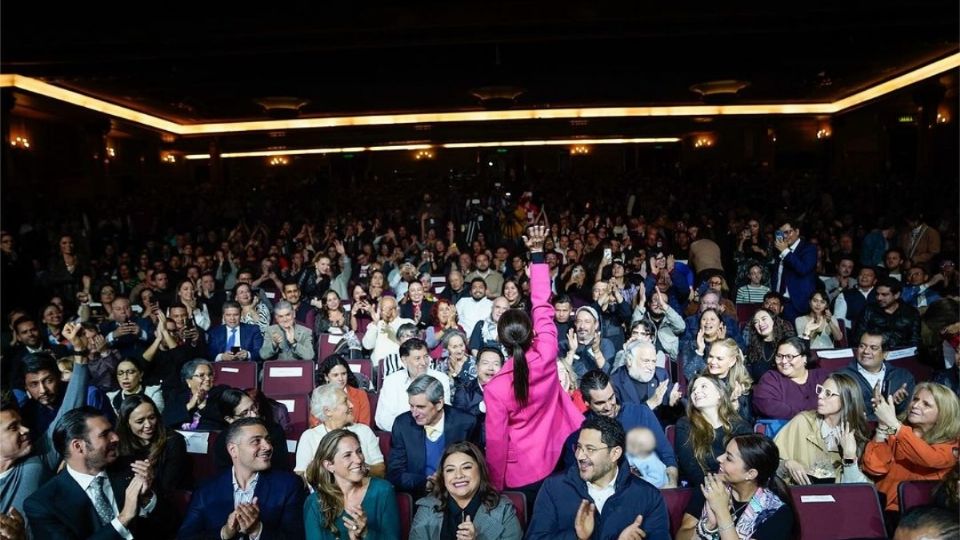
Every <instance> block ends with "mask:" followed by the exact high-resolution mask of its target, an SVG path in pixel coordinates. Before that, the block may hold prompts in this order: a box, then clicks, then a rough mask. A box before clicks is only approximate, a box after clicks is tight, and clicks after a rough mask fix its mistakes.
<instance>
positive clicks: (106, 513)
mask: <svg viewBox="0 0 960 540" xmlns="http://www.w3.org/2000/svg"><path fill="white" fill-rule="evenodd" d="M105 480H106V477H104V476H95V477H94V478H93V483H91V484H90V487H91V488H92V489H93V508H94V509H95V510H96V511H97V515H98V516H100V520H101V521H103V523H104V524H107V523H110V522H111V521H113V518H114V515H113V506H112V505H111V504H110V501H108V500H107V495H106V493H104V491H103V488H104V487H105Z"/></svg>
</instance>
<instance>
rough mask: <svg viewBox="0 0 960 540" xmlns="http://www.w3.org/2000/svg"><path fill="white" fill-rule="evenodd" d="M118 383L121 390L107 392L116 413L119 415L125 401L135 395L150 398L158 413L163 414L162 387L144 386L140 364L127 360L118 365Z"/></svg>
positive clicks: (131, 359)
mask: <svg viewBox="0 0 960 540" xmlns="http://www.w3.org/2000/svg"><path fill="white" fill-rule="evenodd" d="M117 382H118V383H119V384H120V389H119V390H114V391H113V392H107V399H109V400H110V405H112V406H113V410H114V412H116V413H117V414H118V415H119V414H120V404H121V403H123V400H124V399H126V398H127V397H129V396H134V395H141V396H147V397H149V398H150V400H151V401H152V402H153V403H154V406H155V407H156V409H157V412H158V413H162V412H163V392H162V390H161V388H160V386H147V385H145V384H143V368H142V367H141V365H140V362H138V361H136V360H134V359H133V358H127V359H125V360H122V361H121V362H120V363H119V364H117Z"/></svg>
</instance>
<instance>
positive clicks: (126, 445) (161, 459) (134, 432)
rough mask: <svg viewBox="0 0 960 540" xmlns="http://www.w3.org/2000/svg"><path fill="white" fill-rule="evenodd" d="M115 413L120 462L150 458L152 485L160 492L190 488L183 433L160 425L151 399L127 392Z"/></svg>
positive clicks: (158, 412)
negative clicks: (152, 476) (152, 474)
mask: <svg viewBox="0 0 960 540" xmlns="http://www.w3.org/2000/svg"><path fill="white" fill-rule="evenodd" d="M117 415H118V418H117V436H118V437H119V438H120V461H121V463H123V464H129V463H131V462H133V461H138V460H150V462H151V463H152V464H153V467H154V469H153V471H154V477H155V478H156V481H155V484H154V485H155V486H156V487H157V490H158V491H159V493H160V494H161V495H167V494H169V493H170V492H172V491H174V490H177V489H192V488H193V486H192V484H191V482H190V477H189V472H190V467H189V466H188V464H187V443H186V441H185V440H184V438H183V435H181V434H179V433H177V432H176V431H175V430H173V429H167V428H165V427H164V426H163V422H161V420H160V411H158V410H157V405H156V404H155V403H154V402H153V400H152V399H150V398H149V397H147V396H146V395H145V394H131V395H129V396H127V397H126V398H124V400H123V401H122V402H121V403H120V407H119V409H118V411H117Z"/></svg>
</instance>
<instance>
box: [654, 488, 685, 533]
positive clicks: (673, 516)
mask: <svg viewBox="0 0 960 540" xmlns="http://www.w3.org/2000/svg"><path fill="white" fill-rule="evenodd" d="M660 493H662V494H663V500H664V502H666V503H667V514H668V515H669V516H670V538H675V537H676V536H677V531H679V530H680V524H681V523H682V522H683V512H684V510H686V509H687V504H689V503H690V498H691V497H692V496H693V489H692V488H669V489H661V490H660Z"/></svg>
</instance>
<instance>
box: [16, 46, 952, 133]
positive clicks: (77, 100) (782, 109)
mask: <svg viewBox="0 0 960 540" xmlns="http://www.w3.org/2000/svg"><path fill="white" fill-rule="evenodd" d="M958 67H960V53H955V54H953V55H951V56H948V57H946V58H943V59H941V60H938V61H936V62H933V63H930V64H927V65H925V66H922V67H920V68H917V69H914V70H912V71H910V72H908V73H905V74H903V75H900V76H898V77H895V78H893V79H890V80H889V81H886V82H883V83H880V84H877V85H874V86H872V87H870V88H867V89H866V90H863V91H860V92H857V93H855V94H853V95H851V96H848V97H846V98H843V99H840V100H838V101H834V102H832V103H770V104H753V105H676V106H651V107H579V108H561V109H518V110H506V111H462V112H440V113H413V114H379V115H366V116H337V117H326V118H298V119H292V120H262V121H249V122H220V123H205V124H178V123H176V122H171V121H169V120H164V119H162V118H159V117H156V116H152V115H150V114H146V113H142V112H138V111H135V110H133V109H129V108H127V107H123V106H120V105H114V104H112V103H108V102H106V101H103V100H100V99H97V98H93V97H90V96H86V95H84V94H81V93H79V92H75V91H72V90H67V89H65V88H60V87H58V86H54V85H52V84H48V83H45V82H43V81H40V80H38V79H33V78H30V77H24V76H21V75H12V74H6V75H3V74H0V87H10V86H13V87H16V88H20V89H21V90H26V91H29V92H34V93H37V94H40V95H44V96H47V97H50V98H53V99H58V100H60V101H64V102H66V103H71V104H73V105H76V106H79V107H84V108H87V109H90V110H94V111H97V112H101V113H103V114H107V115H110V116H115V117H117V118H123V119H125V120H129V121H131V122H136V123H139V124H142V125H146V126H149V127H153V128H156V129H159V130H162V131H166V132H169V133H174V134H177V135H214V134H227V133H241V132H250V131H267V130H271V131H272V130H299V129H322V128H336V127H350V126H388V125H398V124H421V123H447V122H488V121H510V120H561V119H572V118H640V117H670V116H738V115H795V114H814V115H817V114H834V113H837V112H840V111H843V110H845V109H848V108H850V107H855V106H857V105H860V104H861V103H864V102H866V101H869V100H872V99H876V98H878V97H881V96H883V95H885V94H888V93H890V92H894V91H896V90H900V89H902V88H904V87H907V86H909V85H911V84H914V83H916V82H918V81H921V80H923V79H926V78H929V77H933V76H935V75H938V74H940V73H943V72H945V71H948V70H951V69H956V68H958Z"/></svg>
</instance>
